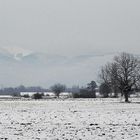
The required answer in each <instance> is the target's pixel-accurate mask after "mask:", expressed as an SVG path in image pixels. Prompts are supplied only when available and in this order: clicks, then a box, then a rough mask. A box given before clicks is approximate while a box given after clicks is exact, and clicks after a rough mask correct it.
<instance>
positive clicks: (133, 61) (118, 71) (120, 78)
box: [100, 53, 140, 102]
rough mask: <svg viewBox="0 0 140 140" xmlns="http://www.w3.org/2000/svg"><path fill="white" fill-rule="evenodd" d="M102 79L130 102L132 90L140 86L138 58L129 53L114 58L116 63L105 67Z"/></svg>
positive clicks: (101, 75) (139, 63) (102, 71)
mask: <svg viewBox="0 0 140 140" xmlns="http://www.w3.org/2000/svg"><path fill="white" fill-rule="evenodd" d="M100 78H101V79H102V80H103V81H104V82H105V83H107V84H109V85H111V87H113V86H114V87H116V89H117V88H118V89H119V90H120V91H121V94H122V96H124V97H125V102H129V100H128V97H129V93H130V91H131V90H132V88H135V87H136V86H137V85H138V84H139V80H140V62H139V60H138V58H137V57H135V56H134V55H132V54H128V53H121V54H120V55H118V56H115V57H114V61H113V62H112V63H109V64H107V65H105V66H104V67H103V68H102V70H101V74H100Z"/></svg>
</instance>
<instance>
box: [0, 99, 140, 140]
mask: <svg viewBox="0 0 140 140" xmlns="http://www.w3.org/2000/svg"><path fill="white" fill-rule="evenodd" d="M138 101H139V102H140V99H138V100H133V103H120V100H119V99H74V100H72V99H70V100H43V101H0V139H5V140H6V139H10V140H17V139H20V140H35V139H41V140H62V139H65V140H66V139H68V140H70V139H71V140H121V139H125V140H140V104H139V102H138Z"/></svg>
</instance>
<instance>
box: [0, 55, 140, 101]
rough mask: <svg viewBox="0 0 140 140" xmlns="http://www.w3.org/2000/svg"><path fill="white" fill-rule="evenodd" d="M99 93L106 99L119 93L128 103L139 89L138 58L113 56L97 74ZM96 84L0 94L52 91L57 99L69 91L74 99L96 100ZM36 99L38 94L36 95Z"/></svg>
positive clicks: (57, 85)
mask: <svg viewBox="0 0 140 140" xmlns="http://www.w3.org/2000/svg"><path fill="white" fill-rule="evenodd" d="M99 83H100V86H99V87H98V89H99V92H100V94H101V95H103V97H108V96H109V93H114V97H117V96H118V93H121V95H122V96H124V97H125V102H129V100H128V98H129V95H130V93H131V92H132V91H133V90H137V89H139V87H140V60H139V58H138V57H136V56H134V55H132V54H128V53H121V54H120V55H118V56H115V57H114V59H113V60H112V62H110V63H107V64H106V65H104V66H103V67H102V68H101V70H100V73H99ZM96 88H97V84H96V82H95V81H91V82H90V83H88V84H87V86H86V87H84V88H75V89H74V88H71V89H68V88H66V86H65V85H63V84H55V85H53V86H51V87H50V89H49V90H48V89H44V88H41V87H24V86H19V87H17V88H4V89H1V90H0V93H1V94H3V93H4V94H13V95H14V94H15V95H19V94H20V92H42V93H43V92H47V91H53V92H54V93H55V95H56V96H57V97H59V95H60V93H61V92H64V91H67V92H68V91H70V92H72V93H73V97H75V98H80V97H81V98H96ZM37 97H38V94H37Z"/></svg>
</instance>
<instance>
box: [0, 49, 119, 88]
mask: <svg viewBox="0 0 140 140" xmlns="http://www.w3.org/2000/svg"><path fill="white" fill-rule="evenodd" d="M115 54H116V53H108V54H94V53H93V54H87V55H80V56H74V57H71V56H60V55H56V54H47V52H43V53H42V52H33V51H30V50H25V49H23V48H19V47H11V48H10V47H1V48H0V68H1V70H0V84H1V86H2V85H3V86H16V85H20V84H24V85H29V86H30V85H40V86H44V87H49V86H50V85H52V84H54V83H57V82H61V83H63V84H66V85H68V86H72V85H85V84H86V83H87V82H89V81H90V80H97V75H98V72H99V69H100V67H101V66H102V65H104V64H105V63H106V62H107V61H110V60H112V58H113V56H114V55H115Z"/></svg>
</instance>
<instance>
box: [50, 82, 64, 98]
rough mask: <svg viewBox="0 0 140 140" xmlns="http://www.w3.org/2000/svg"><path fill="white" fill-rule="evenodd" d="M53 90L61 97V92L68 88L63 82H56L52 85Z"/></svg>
mask: <svg viewBox="0 0 140 140" xmlns="http://www.w3.org/2000/svg"><path fill="white" fill-rule="evenodd" d="M51 90H52V91H53V92H54V93H55V95H56V96H57V97H58V98H59V95H60V93H61V92H64V91H65V90H66V86H65V85H62V84H59V83H58V84H55V85H53V86H52V87H51Z"/></svg>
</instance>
